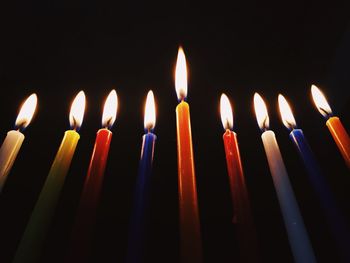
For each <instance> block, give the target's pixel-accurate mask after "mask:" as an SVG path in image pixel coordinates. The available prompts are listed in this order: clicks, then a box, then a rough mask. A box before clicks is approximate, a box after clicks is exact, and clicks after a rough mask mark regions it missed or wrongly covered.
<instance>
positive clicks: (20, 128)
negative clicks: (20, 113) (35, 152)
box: [15, 120, 26, 131]
mask: <svg viewBox="0 0 350 263" xmlns="http://www.w3.org/2000/svg"><path fill="white" fill-rule="evenodd" d="M25 124H26V121H25V120H22V121H21V122H20V123H18V124H16V125H15V128H17V131H21V130H24V126H25Z"/></svg>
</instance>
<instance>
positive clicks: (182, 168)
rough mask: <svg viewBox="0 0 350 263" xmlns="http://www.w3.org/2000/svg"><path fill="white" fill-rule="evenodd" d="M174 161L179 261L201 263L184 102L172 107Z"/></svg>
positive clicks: (196, 202) (194, 180)
mask: <svg viewBox="0 0 350 263" xmlns="http://www.w3.org/2000/svg"><path fill="white" fill-rule="evenodd" d="M176 121H177V126H176V127H177V158H178V183H179V213H180V254H181V255H180V257H181V261H182V262H193V263H195V262H201V261H202V247H201V246H202V245H201V234H200V221H199V211H198V201H197V187H196V177H195V171H194V159H193V158H194V157H193V148H192V135H191V123H190V109H189V105H188V103H187V102H184V101H182V102H180V103H179V105H178V106H177V107H176Z"/></svg>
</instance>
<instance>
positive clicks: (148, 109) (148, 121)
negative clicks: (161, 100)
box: [144, 90, 156, 131]
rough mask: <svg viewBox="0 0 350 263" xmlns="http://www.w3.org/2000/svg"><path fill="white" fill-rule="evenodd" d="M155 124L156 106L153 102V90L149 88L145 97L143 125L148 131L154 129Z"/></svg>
mask: <svg viewBox="0 0 350 263" xmlns="http://www.w3.org/2000/svg"><path fill="white" fill-rule="evenodd" d="M155 125H156V107H155V103H154V95H153V91H152V90H150V91H149V92H148V94H147V99H146V106H145V119H144V126H145V129H146V130H148V131H150V130H153V129H154V126H155Z"/></svg>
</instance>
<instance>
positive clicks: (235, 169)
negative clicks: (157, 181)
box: [220, 94, 259, 262]
mask: <svg viewBox="0 0 350 263" xmlns="http://www.w3.org/2000/svg"><path fill="white" fill-rule="evenodd" d="M220 114H221V121H222V125H223V127H224V129H225V133H224V135H223V140H224V147H225V154H226V163H227V172H228V177H229V183H230V190H231V198H232V204H233V220H232V222H233V224H234V225H235V227H236V233H237V241H238V246H239V253H240V255H239V256H240V259H241V261H242V262H258V261H259V260H258V257H259V256H258V249H257V239H256V232H255V225H254V220H253V217H252V211H251V207H250V201H249V195H248V190H247V187H246V183H245V178H244V174H243V167H242V162H241V156H240V153H239V148H238V141H237V134H236V133H235V132H234V131H232V129H233V113H232V108H231V105H230V101H229V99H228V98H227V96H226V95H225V94H222V95H221V99H220Z"/></svg>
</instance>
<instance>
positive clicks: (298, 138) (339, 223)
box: [278, 95, 350, 262]
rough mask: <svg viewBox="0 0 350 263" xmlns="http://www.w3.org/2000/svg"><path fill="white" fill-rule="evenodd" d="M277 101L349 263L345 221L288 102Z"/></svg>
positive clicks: (330, 226) (332, 229) (329, 222)
mask: <svg viewBox="0 0 350 263" xmlns="http://www.w3.org/2000/svg"><path fill="white" fill-rule="evenodd" d="M278 101H279V107H280V112H281V116H282V120H283V123H284V125H285V126H286V127H287V128H288V129H289V130H292V131H291V132H290V134H289V137H290V139H291V140H292V141H293V143H294V145H295V146H296V148H297V150H298V153H299V155H300V157H301V159H302V161H303V163H304V166H305V169H306V171H307V175H308V179H309V181H310V183H311V186H312V187H313V189H314V191H315V192H316V194H317V197H318V198H319V201H320V204H321V208H322V210H323V213H324V215H325V217H326V220H327V221H328V224H329V228H330V230H331V234H332V236H333V238H334V240H335V241H336V243H337V246H338V249H339V250H340V254H341V255H340V256H341V257H343V259H344V260H345V262H350V253H349V244H350V237H349V236H350V235H349V231H348V229H347V224H346V222H345V219H344V217H343V216H342V215H341V213H340V211H339V210H338V208H337V204H336V201H335V199H334V197H333V195H332V192H331V190H330V189H329V187H328V184H327V182H326V180H325V177H324V176H323V174H322V171H321V169H320V166H319V165H318V162H317V161H316V158H315V156H314V154H313V152H312V150H311V148H310V146H309V144H308V142H307V140H306V138H305V136H304V134H303V131H302V130H301V129H297V128H296V121H295V119H294V116H293V113H292V110H291V108H290V106H289V104H288V102H287V101H286V99H285V98H284V97H283V96H282V95H279V97H278Z"/></svg>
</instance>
